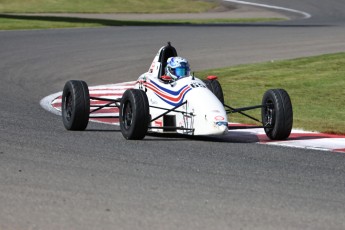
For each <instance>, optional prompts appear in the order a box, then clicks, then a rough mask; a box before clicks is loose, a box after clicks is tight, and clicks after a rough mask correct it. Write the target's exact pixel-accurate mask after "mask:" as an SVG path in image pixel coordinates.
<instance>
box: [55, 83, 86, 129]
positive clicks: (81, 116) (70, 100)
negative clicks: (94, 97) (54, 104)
mask: <svg viewBox="0 0 345 230" xmlns="http://www.w3.org/2000/svg"><path fill="white" fill-rule="evenodd" d="M61 110H62V121H63V124H64V126H65V128H66V129H67V130H85V129H86V127H87V125H88V123H89V115H90V95H89V88H88V86H87V84H86V82H84V81H77V80H71V81H68V82H66V84H65V87H64V89H63V93H62V103H61Z"/></svg>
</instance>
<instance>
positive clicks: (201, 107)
mask: <svg viewBox="0 0 345 230" xmlns="http://www.w3.org/2000/svg"><path fill="white" fill-rule="evenodd" d="M163 48H164V47H162V48H161V49H160V50H159V51H158V53H157V55H156V57H155V58H154V60H153V62H152V64H151V66H150V69H149V71H148V72H146V73H144V74H142V75H141V76H140V77H139V79H138V81H137V84H136V86H135V88H138V89H141V90H144V91H145V92H146V95H147V97H148V101H149V104H150V115H151V119H154V118H156V117H158V116H161V115H162V114H163V113H165V112H167V111H168V110H169V109H173V108H176V107H177V108H176V109H175V110H174V111H170V112H168V113H167V114H165V115H164V116H162V117H160V118H158V119H157V120H154V121H152V122H151V124H150V127H151V128H150V129H149V131H151V132H177V133H182V134H188V135H223V134H226V133H227V132H228V120H227V115H226V111H225V109H224V106H223V104H222V103H221V102H220V101H219V100H218V98H217V97H216V96H215V95H214V94H213V93H212V92H211V91H210V90H209V89H208V88H207V86H206V85H205V84H204V82H203V81H201V80H200V79H198V78H196V77H193V76H188V77H184V78H181V79H179V80H177V81H172V82H169V83H168V82H166V81H163V80H161V79H160V78H159V72H160V68H161V63H160V62H159V55H160V53H161V51H162V49H163ZM156 107H159V108H156ZM162 108H164V109H165V110H164V109H162ZM163 126H164V127H167V126H175V127H179V128H181V129H176V128H175V129H174V128H170V129H169V128H165V129H163V128H161V127H163Z"/></svg>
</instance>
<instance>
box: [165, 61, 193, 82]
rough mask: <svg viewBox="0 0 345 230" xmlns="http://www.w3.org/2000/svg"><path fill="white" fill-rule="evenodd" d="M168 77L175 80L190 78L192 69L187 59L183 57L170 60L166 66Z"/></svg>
mask: <svg viewBox="0 0 345 230" xmlns="http://www.w3.org/2000/svg"><path fill="white" fill-rule="evenodd" d="M165 72H166V75H168V76H170V77H171V78H172V79H174V80H178V79H179V78H182V77H186V76H189V72H190V68H189V63H188V61H187V59H185V58H182V57H171V58H168V61H167V66H166V70H165Z"/></svg>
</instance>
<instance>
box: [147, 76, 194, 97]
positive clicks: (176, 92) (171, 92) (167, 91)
mask: <svg viewBox="0 0 345 230" xmlns="http://www.w3.org/2000/svg"><path fill="white" fill-rule="evenodd" d="M150 82H151V83H152V84H153V85H155V86H156V87H157V88H159V89H160V90H163V91H164V92H166V93H169V94H171V95H174V96H177V95H179V94H180V93H181V91H182V90H184V89H185V88H186V87H187V86H188V85H185V86H183V87H182V88H181V89H180V90H178V91H172V90H169V89H166V88H164V87H162V86H160V85H158V84H157V83H156V82H154V81H152V80H151V81H150Z"/></svg>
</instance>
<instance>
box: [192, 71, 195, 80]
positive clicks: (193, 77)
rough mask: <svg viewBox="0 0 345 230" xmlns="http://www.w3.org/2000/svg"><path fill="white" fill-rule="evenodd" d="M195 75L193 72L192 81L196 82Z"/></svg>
mask: <svg viewBox="0 0 345 230" xmlns="http://www.w3.org/2000/svg"><path fill="white" fill-rule="evenodd" d="M194 73H195V72H193V74H192V80H195V76H194Z"/></svg>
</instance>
